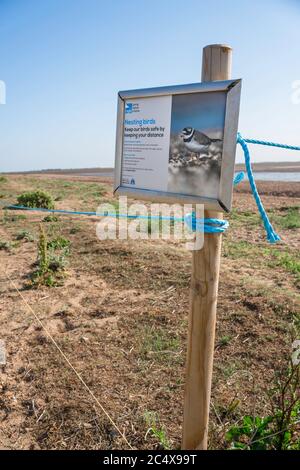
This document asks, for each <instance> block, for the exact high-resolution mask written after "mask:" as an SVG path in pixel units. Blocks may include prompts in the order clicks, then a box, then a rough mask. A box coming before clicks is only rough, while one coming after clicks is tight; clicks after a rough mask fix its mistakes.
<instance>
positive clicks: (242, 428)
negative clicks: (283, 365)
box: [225, 363, 300, 450]
mask: <svg viewBox="0 0 300 470" xmlns="http://www.w3.org/2000/svg"><path fill="white" fill-rule="evenodd" d="M268 395H269V398H270V403H271V411H272V412H271V414H269V415H268V416H265V417H259V416H255V417H253V416H249V415H247V416H244V418H243V419H242V423H241V424H240V425H235V426H232V427H231V428H230V429H229V431H228V432H227V433H226V436H225V438H226V440H227V441H228V442H229V443H230V445H231V447H230V448H231V449H243V450H292V449H294V450H300V437H299V433H298V431H299V422H300V366H299V365H293V364H292V363H290V365H289V366H288V368H287V370H283V372H280V373H278V374H277V379H276V385H275V387H274V388H273V389H271V390H270V391H268Z"/></svg>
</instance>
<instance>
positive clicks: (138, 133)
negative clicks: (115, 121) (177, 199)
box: [122, 96, 172, 191]
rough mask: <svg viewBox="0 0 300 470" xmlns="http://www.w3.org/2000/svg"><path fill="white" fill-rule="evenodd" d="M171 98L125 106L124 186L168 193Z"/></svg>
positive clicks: (141, 101) (164, 97) (155, 99)
mask: <svg viewBox="0 0 300 470" xmlns="http://www.w3.org/2000/svg"><path fill="white" fill-rule="evenodd" d="M171 105H172V97H171V96H162V97H155V98H141V99H134V100H130V102H126V103H125V117H124V134H123V160H122V185H123V186H129V187H132V186H135V187H137V188H143V189H152V190H159V191H167V189H168V158H166V156H167V155H168V153H169V146H170V120H171Z"/></svg>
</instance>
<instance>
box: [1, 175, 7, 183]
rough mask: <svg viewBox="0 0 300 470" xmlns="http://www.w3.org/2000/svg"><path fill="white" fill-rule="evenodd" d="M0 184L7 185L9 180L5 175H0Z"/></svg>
mask: <svg viewBox="0 0 300 470" xmlns="http://www.w3.org/2000/svg"><path fill="white" fill-rule="evenodd" d="M0 183H7V178H6V177H5V176H3V175H0Z"/></svg>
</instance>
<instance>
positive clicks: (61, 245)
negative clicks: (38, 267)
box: [48, 237, 71, 250]
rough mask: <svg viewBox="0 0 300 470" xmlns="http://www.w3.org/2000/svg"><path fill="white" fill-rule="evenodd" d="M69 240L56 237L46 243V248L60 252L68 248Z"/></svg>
mask: <svg viewBox="0 0 300 470" xmlns="http://www.w3.org/2000/svg"><path fill="white" fill-rule="evenodd" d="M70 243H71V242H70V240H68V239H67V238H64V237H57V238H54V239H53V240H51V241H49V242H48V248H49V249H52V250H61V249H66V248H69V246H70Z"/></svg>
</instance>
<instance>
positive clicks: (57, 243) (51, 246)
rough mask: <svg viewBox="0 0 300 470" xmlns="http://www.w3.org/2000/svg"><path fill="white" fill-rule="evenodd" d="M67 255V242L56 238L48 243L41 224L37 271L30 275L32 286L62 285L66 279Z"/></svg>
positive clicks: (68, 244) (68, 251) (68, 250)
mask: <svg viewBox="0 0 300 470" xmlns="http://www.w3.org/2000/svg"><path fill="white" fill-rule="evenodd" d="M69 254H70V242H69V240H67V239H66V238H63V237H57V238H55V239H53V240H50V241H49V240H48V239H47V235H46V233H45V230H44V227H43V226H42V224H41V225H40V233H39V239H38V258H37V263H36V264H37V269H36V271H35V272H34V273H33V275H32V285H35V286H38V285H44V286H48V287H55V286H59V285H62V284H63V281H64V278H65V277H66V266H67V257H68V256H69Z"/></svg>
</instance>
